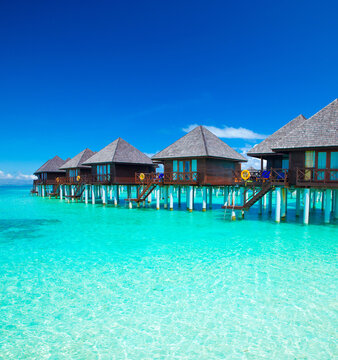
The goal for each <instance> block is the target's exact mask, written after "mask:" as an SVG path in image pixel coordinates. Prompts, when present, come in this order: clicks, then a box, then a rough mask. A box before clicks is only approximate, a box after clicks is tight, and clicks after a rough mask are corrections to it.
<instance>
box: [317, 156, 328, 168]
mask: <svg viewBox="0 0 338 360" xmlns="http://www.w3.org/2000/svg"><path fill="white" fill-rule="evenodd" d="M325 168H326V152H318V169H325Z"/></svg>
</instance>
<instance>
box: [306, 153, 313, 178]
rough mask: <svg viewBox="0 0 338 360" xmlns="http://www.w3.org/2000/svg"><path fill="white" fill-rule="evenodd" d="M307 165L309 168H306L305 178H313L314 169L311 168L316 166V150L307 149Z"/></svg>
mask: <svg viewBox="0 0 338 360" xmlns="http://www.w3.org/2000/svg"><path fill="white" fill-rule="evenodd" d="M305 167H306V168H309V170H305V174H304V180H311V179H312V177H313V176H312V170H310V168H314V167H315V152H314V151H305Z"/></svg>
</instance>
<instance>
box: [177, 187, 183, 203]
mask: <svg viewBox="0 0 338 360" xmlns="http://www.w3.org/2000/svg"><path fill="white" fill-rule="evenodd" d="M181 192H182V191H181V187H180V186H178V190H177V202H178V206H181Z"/></svg>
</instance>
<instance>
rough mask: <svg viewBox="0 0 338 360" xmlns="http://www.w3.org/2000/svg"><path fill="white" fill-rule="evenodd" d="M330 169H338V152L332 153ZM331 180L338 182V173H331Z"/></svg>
mask: <svg viewBox="0 0 338 360" xmlns="http://www.w3.org/2000/svg"><path fill="white" fill-rule="evenodd" d="M330 168H331V169H338V151H332V152H331V159H330ZM330 180H334V181H337V180H338V171H331V174H330Z"/></svg>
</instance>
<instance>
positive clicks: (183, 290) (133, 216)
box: [0, 187, 338, 359]
mask: <svg viewBox="0 0 338 360" xmlns="http://www.w3.org/2000/svg"><path fill="white" fill-rule="evenodd" d="M288 216H289V217H290V220H288V221H287V222H285V223H281V224H275V223H274V222H273V221H272V220H269V219H266V220H265V221H260V220H259V217H258V215H257V213H256V210H255V209H253V211H250V213H249V215H248V216H247V219H246V220H244V221H236V222H231V221H229V220H228V219H227V218H226V219H224V211H223V210H221V209H216V210H213V211H209V212H206V213H202V212H200V211H195V212H193V213H189V212H186V211H179V210H177V211H166V210H160V211H156V210H154V209H149V208H148V209H132V210H130V209H127V208H125V207H123V206H122V205H121V206H120V207H119V208H114V207H113V206H110V205H108V206H106V207H103V206H101V205H85V204H83V203H75V202H73V203H65V202H60V200H54V199H51V200H50V199H42V198H37V197H32V196H30V195H29V188H14V187H13V188H5V187H0V279H1V281H0V358H1V359H333V358H335V357H337V356H338V353H337V309H338V306H337V305H338V303H337V295H336V294H337V276H336V274H337V243H338V228H337V225H335V224H331V225H322V224H321V220H318V221H314V223H315V224H312V225H309V226H304V225H302V224H300V223H297V222H295V221H294V220H292V218H293V217H292V210H290V212H289V213H288ZM313 218H314V219H316V214H314V215H313Z"/></svg>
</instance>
